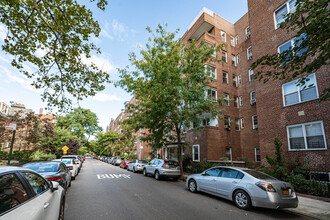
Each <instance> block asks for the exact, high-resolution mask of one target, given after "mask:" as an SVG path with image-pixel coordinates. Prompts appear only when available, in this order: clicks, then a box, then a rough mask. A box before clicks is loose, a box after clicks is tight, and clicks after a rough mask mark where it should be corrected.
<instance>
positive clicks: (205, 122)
mask: <svg viewBox="0 0 330 220" xmlns="http://www.w3.org/2000/svg"><path fill="white" fill-rule="evenodd" d="M202 125H203V126H204V127H205V126H209V125H211V122H210V119H209V118H204V119H203V120H202Z"/></svg>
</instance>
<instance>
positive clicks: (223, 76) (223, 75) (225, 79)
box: [222, 71, 228, 84]
mask: <svg viewBox="0 0 330 220" xmlns="http://www.w3.org/2000/svg"><path fill="white" fill-rule="evenodd" d="M222 80H223V83H226V84H228V73H227V72H225V71H223V72H222Z"/></svg>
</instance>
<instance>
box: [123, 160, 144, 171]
mask: <svg viewBox="0 0 330 220" xmlns="http://www.w3.org/2000/svg"><path fill="white" fill-rule="evenodd" d="M147 164H148V162H147V161H146V160H132V162H130V163H129V164H128V165H127V170H129V171H133V173H135V172H142V170H143V167H144V166H145V165H147Z"/></svg>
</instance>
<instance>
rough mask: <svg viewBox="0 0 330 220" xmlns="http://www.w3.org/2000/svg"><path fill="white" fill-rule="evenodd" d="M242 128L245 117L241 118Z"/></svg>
mask: <svg viewBox="0 0 330 220" xmlns="http://www.w3.org/2000/svg"><path fill="white" fill-rule="evenodd" d="M241 128H242V129H243V128H244V118H241Z"/></svg>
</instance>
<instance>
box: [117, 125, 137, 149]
mask: <svg viewBox="0 0 330 220" xmlns="http://www.w3.org/2000/svg"><path fill="white" fill-rule="evenodd" d="M121 130H122V131H121V133H120V135H119V141H118V142H119V146H120V147H121V149H120V151H121V152H122V153H126V154H128V155H129V154H132V153H133V152H134V147H135V143H136V141H137V139H136V136H135V135H134V133H135V131H134V128H133V126H132V125H131V124H129V123H125V121H124V122H122V124H121Z"/></svg>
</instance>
